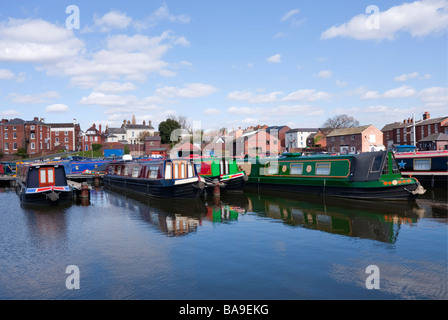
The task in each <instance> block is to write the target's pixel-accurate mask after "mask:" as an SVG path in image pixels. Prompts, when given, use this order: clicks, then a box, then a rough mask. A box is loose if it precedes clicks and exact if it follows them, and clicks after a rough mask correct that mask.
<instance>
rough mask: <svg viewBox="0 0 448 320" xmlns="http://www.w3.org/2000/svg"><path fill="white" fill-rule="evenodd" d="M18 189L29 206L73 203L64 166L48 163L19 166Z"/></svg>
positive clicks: (23, 200) (21, 198)
mask: <svg viewBox="0 0 448 320" xmlns="http://www.w3.org/2000/svg"><path fill="white" fill-rule="evenodd" d="M16 189H17V191H18V194H19V197H20V200H21V201H22V202H23V203H27V204H61V203H67V202H70V201H72V199H73V190H72V188H71V187H70V186H69V185H68V183H67V178H66V175H65V170H64V167H63V166H60V165H58V164H48V163H23V164H19V165H17V176H16Z"/></svg>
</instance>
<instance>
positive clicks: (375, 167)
mask: <svg viewBox="0 0 448 320" xmlns="http://www.w3.org/2000/svg"><path fill="white" fill-rule="evenodd" d="M382 160H383V157H382V156H376V157H374V158H373V160H372V166H371V167H370V172H379V171H380V169H381V162H382Z"/></svg>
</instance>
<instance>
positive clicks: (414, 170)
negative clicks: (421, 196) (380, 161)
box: [395, 146, 448, 189]
mask: <svg viewBox="0 0 448 320" xmlns="http://www.w3.org/2000/svg"><path fill="white" fill-rule="evenodd" d="M395 152H396V153H395V159H397V162H398V168H399V169H400V171H401V174H402V175H403V176H406V177H415V178H417V179H418V180H419V181H420V182H421V184H422V185H423V186H425V187H427V188H428V187H431V188H433V187H437V188H444V189H447V188H448V150H440V151H437V150H434V151H417V150H416V148H415V147H414V146H397V147H396V148H395Z"/></svg>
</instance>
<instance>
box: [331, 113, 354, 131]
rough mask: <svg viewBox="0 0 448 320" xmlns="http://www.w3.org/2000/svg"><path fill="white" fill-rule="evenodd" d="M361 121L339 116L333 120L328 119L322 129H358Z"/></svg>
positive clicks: (343, 115) (344, 115)
mask: <svg viewBox="0 0 448 320" xmlns="http://www.w3.org/2000/svg"><path fill="white" fill-rule="evenodd" d="M358 126H359V121H358V120H356V119H355V118H353V117H351V116H348V115H346V114H339V115H337V116H334V117H333V118H328V119H327V121H325V122H324V124H323V125H322V128H326V129H341V128H353V127H358Z"/></svg>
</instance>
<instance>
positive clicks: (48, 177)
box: [39, 168, 54, 187]
mask: <svg viewBox="0 0 448 320" xmlns="http://www.w3.org/2000/svg"><path fill="white" fill-rule="evenodd" d="M50 185H54V168H41V169H39V186H40V187H43V186H50Z"/></svg>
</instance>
